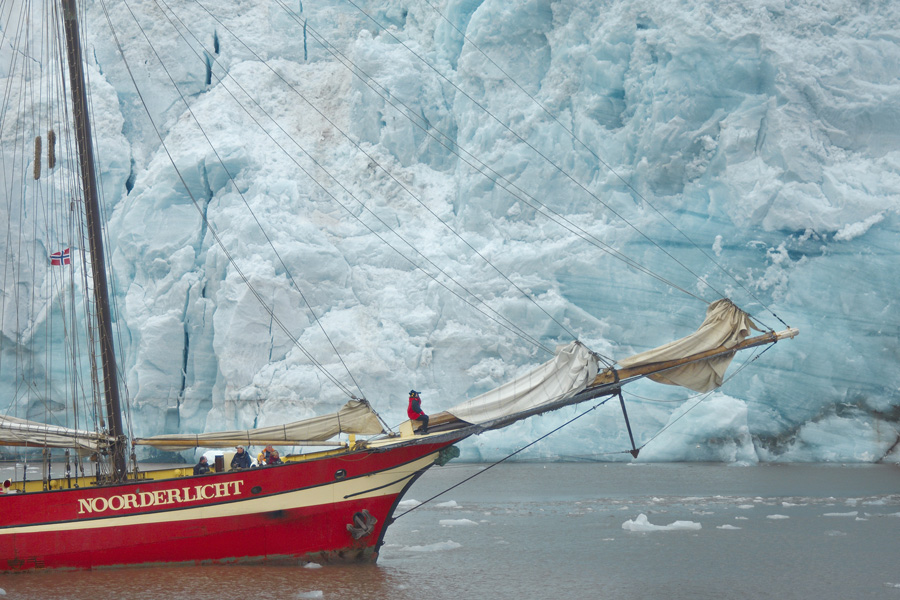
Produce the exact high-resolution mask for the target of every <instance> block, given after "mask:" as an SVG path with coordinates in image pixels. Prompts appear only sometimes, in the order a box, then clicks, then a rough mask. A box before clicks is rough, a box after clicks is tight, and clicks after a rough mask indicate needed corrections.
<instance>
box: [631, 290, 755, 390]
mask: <svg viewBox="0 0 900 600" xmlns="http://www.w3.org/2000/svg"><path fill="white" fill-rule="evenodd" d="M751 329H754V330H756V331H760V329H759V328H758V327H757V326H756V325H755V324H754V323H753V321H752V320H750V316H749V315H747V313H745V312H744V311H742V310H741V309H740V308H738V307H737V306H735V305H734V304H733V303H732V302H731V300H728V299H727V298H722V299H721V300H716V301H715V302H713V303H712V304H710V305H709V306H708V307H707V309H706V319H704V320H703V323H701V325H700V327H699V328H698V329H697V331H695V332H694V333H692V334H691V335H689V336H687V337H683V338H681V339H680V340H676V341H674V342H670V343H668V344H666V345H664V346H660V347H658V348H654V349H653V350H648V351H646V352H641V353H640V354H635V355H634V356H631V357H629V358H626V359H623V360H620V361H619V366H620V367H621V368H622V369H631V368H637V367H642V366H650V365H654V364H659V363H664V362H666V361H670V360H678V359H682V358H687V357H689V356H694V355H697V354H701V353H703V352H707V351H710V350H714V349H717V348H724V349H730V348H734V347H735V346H737V345H738V344H739V343H740V342H742V341H743V340H744V339H745V338H746V337H747V336H748V335H750V330H751ZM733 358H734V354H733V353H731V354H726V355H724V356H717V357H714V358H708V359H704V360H698V361H695V362H691V363H688V364H685V365H682V366H678V367H675V368H671V369H667V370H664V371H661V372H659V373H655V374H649V375H648V377H650V379H652V380H653V381H656V382H658V383H665V384H668V385H680V386H682V387H686V388H689V389H692V390H694V391H697V392H708V391H710V390H713V389H715V388H717V387H719V386H720V385H722V381H723V380H724V378H725V370H726V369H728V365H729V364H731V360H732V359H733Z"/></svg>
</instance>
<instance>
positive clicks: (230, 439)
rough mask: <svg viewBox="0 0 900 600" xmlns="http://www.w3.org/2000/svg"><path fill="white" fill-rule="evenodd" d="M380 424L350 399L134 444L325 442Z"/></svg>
mask: <svg viewBox="0 0 900 600" xmlns="http://www.w3.org/2000/svg"><path fill="white" fill-rule="evenodd" d="M382 432H383V428H382V427H381V422H380V421H379V420H378V415H376V414H375V412H374V411H373V410H372V407H371V406H369V403H368V402H366V401H364V400H351V401H350V402H347V404H345V405H344V406H343V407H342V408H341V410H340V411H338V412H336V413H333V414H330V415H322V416H320V417H313V418H311V419H304V420H302V421H294V422H293V423H285V424H284V425H274V426H271V427H260V428H258V429H244V430H241V431H219V432H211V433H198V434H173V435H157V436H153V437H149V438H138V439H136V440H135V442H134V443H135V444H142V445H145V446H154V447H156V448H159V449H161V450H168V451H171V452H177V451H179V450H187V449H189V448H197V447H202V448H228V447H230V446H234V445H235V444H243V445H246V446H250V445H257V446H266V445H269V444H282V445H293V446H302V445H315V444H314V443H315V442H324V441H325V440H328V439H331V438H333V437H335V436H336V435H338V434H339V433H358V434H362V435H372V434H376V433H382Z"/></svg>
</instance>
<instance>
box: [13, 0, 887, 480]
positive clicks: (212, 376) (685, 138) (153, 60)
mask: <svg viewBox="0 0 900 600" xmlns="http://www.w3.org/2000/svg"><path fill="white" fill-rule="evenodd" d="M215 4H216V6H215V7H213V6H209V11H207V10H206V9H205V8H204V4H201V3H187V2H185V3H181V2H170V3H168V4H167V6H168V7H169V8H168V9H167V10H166V12H162V9H161V7H160V5H159V4H158V3H156V2H150V1H143V2H130V3H129V7H128V8H126V7H124V6H118V7H116V8H115V9H114V10H113V11H111V15H110V19H111V22H112V25H113V28H114V29H115V32H116V38H115V39H118V41H119V43H121V45H122V47H123V48H124V52H125V56H126V58H127V59H128V61H127V62H128V64H129V65H131V71H130V72H129V70H128V69H126V67H125V64H124V62H123V61H122V60H121V57H120V56H119V48H118V47H117V46H116V44H115V43H114V42H113V39H114V38H113V37H112V36H110V35H109V26H108V24H107V22H106V16H105V15H104V14H103V11H102V9H101V7H100V6H99V4H96V3H91V2H86V5H87V11H86V21H87V23H88V24H89V25H90V26H89V27H88V26H87V25H86V29H87V30H88V35H89V45H90V53H89V55H90V56H91V57H92V65H91V66H92V73H93V74H94V76H92V78H91V81H92V85H93V88H94V89H93V94H94V97H95V98H97V99H98V100H97V101H98V102H101V103H102V106H103V107H104V111H103V112H102V113H100V114H98V115H95V119H96V120H98V121H99V131H100V137H101V139H100V142H99V144H98V145H99V146H100V148H101V152H102V154H101V164H102V165H103V166H102V169H103V171H104V175H105V187H104V190H105V196H106V198H107V199H108V201H109V202H110V204H111V206H112V207H113V209H114V210H113V211H112V214H111V217H110V222H109V230H110V240H111V247H112V262H113V264H114V267H115V268H116V272H117V284H118V287H117V289H116V290H115V294H116V297H117V302H118V305H119V310H120V314H119V321H118V326H119V327H120V328H121V330H123V331H124V332H125V335H123V340H124V347H123V348H122V354H123V358H124V360H123V364H122V370H123V372H124V373H125V380H126V383H127V386H128V390H129V397H130V399H131V406H132V409H131V415H132V418H133V423H134V428H135V432H136V434H137V435H153V434H158V433H164V432H173V431H181V432H195V431H197V432H199V431H208V430H216V429H223V428H224V429H232V428H244V427H253V426H262V425H270V424H273V423H276V422H279V421H282V420H285V419H289V420H293V419H296V418H300V417H304V416H309V415H313V414H317V413H320V412H324V411H328V410H334V409H335V408H336V407H337V406H338V405H340V404H341V403H343V402H344V401H345V400H346V394H345V393H344V390H343V389H342V388H341V387H339V386H336V385H334V383H333V382H332V381H331V379H330V378H331V377H333V378H335V379H337V380H338V381H339V382H340V384H341V386H345V387H346V389H349V390H351V391H352V393H356V394H357V395H364V396H365V397H367V398H368V399H369V400H370V401H371V402H372V403H373V404H374V406H375V407H376V409H377V410H379V412H380V413H381V414H382V415H383V416H384V417H385V419H386V421H387V422H388V423H390V424H391V425H394V424H397V423H399V422H400V421H401V420H403V419H404V408H405V394H406V391H408V390H409V389H410V388H415V389H417V390H419V391H421V392H422V396H423V400H424V407H425V408H426V410H427V411H429V412H437V411H439V410H442V409H444V408H447V407H449V406H452V405H454V404H456V403H458V402H459V401H461V400H463V399H464V398H466V397H471V396H473V395H475V394H478V393H481V392H483V391H486V390H487V389H490V388H493V387H496V386H498V385H500V384H501V383H503V382H504V381H506V380H508V379H509V378H511V377H512V376H514V375H515V374H517V373H520V372H521V371H523V370H524V369H527V368H528V367H529V366H531V365H534V364H537V363H539V362H543V361H544V360H546V359H547V358H548V357H547V355H546V353H545V352H544V351H543V350H542V349H540V348H539V347H537V346H536V345H534V344H533V343H530V342H529V341H528V340H526V339H523V337H522V336H520V335H518V334H517V333H516V332H515V330H514V327H512V326H511V325H510V324H509V323H512V324H514V325H515V326H516V327H521V328H522V329H523V330H524V332H525V333H526V334H527V335H528V336H531V337H532V338H534V339H537V340H539V341H540V343H541V345H543V346H544V347H549V348H552V347H553V345H554V344H556V343H558V342H562V341H565V340H567V339H570V338H571V337H572V336H573V335H574V336H577V337H578V338H580V339H582V340H583V341H585V342H586V343H587V344H588V345H589V346H590V347H592V348H593V349H594V350H595V351H597V352H599V353H601V354H603V355H605V356H608V357H613V358H616V357H619V358H621V357H623V356H627V355H630V354H632V353H634V352H638V351H642V350H645V349H647V348H650V347H652V346H655V345H658V344H661V343H664V342H666V341H669V340H671V339H674V338H677V337H681V336H682V335H686V334H688V333H690V332H691V331H693V329H694V328H695V327H696V326H697V325H698V324H699V323H700V321H701V320H702V318H703V314H704V309H705V306H704V301H705V302H709V301H712V300H714V299H716V298H717V297H718V296H719V295H727V296H729V297H731V298H732V299H733V300H735V302H736V303H738V304H739V305H740V306H742V307H743V308H745V309H746V310H748V311H749V312H751V314H753V316H754V317H755V318H756V319H758V321H759V322H760V323H761V324H763V325H764V326H766V327H771V328H774V329H781V328H784V323H786V324H788V325H791V326H795V327H799V328H800V330H801V335H800V337H798V338H796V339H795V340H792V341H789V342H784V343H780V344H777V345H776V346H775V347H773V348H771V349H770V350H769V351H767V352H765V353H764V354H762V356H760V357H759V358H758V359H757V360H754V361H753V362H752V363H751V364H747V361H746V359H742V358H741V357H739V358H738V359H737V360H736V361H735V363H734V365H733V366H732V370H731V371H730V372H729V374H730V375H731V377H730V378H729V380H728V381H727V383H726V385H725V386H724V387H723V388H722V389H721V390H720V391H718V392H716V393H713V394H711V395H704V396H697V395H692V394H688V393H686V392H684V391H679V390H675V389H669V388H661V387H660V386H658V385H656V384H652V383H646V384H643V383H642V384H639V385H637V386H635V388H636V389H634V390H630V391H629V393H628V394H626V397H625V398H626V401H627V402H628V406H629V416H630V417H631V422H632V427H633V428H634V430H635V432H636V438H637V442H638V444H639V445H642V444H644V443H647V446H646V448H645V449H644V450H643V453H642V455H641V460H712V461H731V462H740V463H754V462H758V461H794V460H799V461H823V460H827V461H876V460H889V461H897V460H898V458H897V455H898V450H897V446H898V439H900V369H898V368H897V365H898V362H900V344H898V337H900V317H898V312H896V311H897V308H898V307H897V301H896V298H897V296H898V292H900V277H898V268H897V265H898V257H900V235H898V233H900V231H898V229H900V221H898V208H900V193H898V189H900V168H898V167H900V150H898V149H900V94H898V93H897V91H898V81H900V79H898V77H900V52H898V50H897V37H896V33H895V32H896V31H897V30H898V29H900V13H898V10H900V9H898V8H897V7H895V6H894V5H893V4H891V3H872V4H867V5H864V6H859V5H858V3H853V2H847V1H837V0H830V1H825V2H816V3H811V2H803V1H794V2H792V1H780V0H754V1H751V2H746V3H741V4H740V5H735V4H733V3H724V2H714V3H710V2H705V1H701V0H685V1H684V2H679V3H658V2H645V1H637V2H635V1H629V2H624V1H612V0H610V1H605V2H596V1H586V0H570V1H559V2H551V1H549V0H513V1H510V0H483V1H479V0H458V1H456V0H445V1H443V2H440V3H436V4H435V6H432V5H431V3H419V2H409V1H408V0H388V1H387V2H377V3H376V2H363V3H360V4H359V5H358V6H359V8H356V7H354V5H351V4H345V3H341V2H329V1H326V2H322V3H319V4H317V5H315V6H312V5H310V3H290V5H289V6H288V3H284V2H276V1H272V2H257V3H253V7H252V9H251V8H250V7H249V5H248V4H247V3H245V2H239V1H234V2H231V1H225V0H222V1H220V2H217V3H215ZM286 6H287V7H288V8H290V10H291V12H290V13H287V12H285V7H286ZM160 62H162V63H163V64H165V66H166V69H165V70H163V69H159V68H158V66H159V63H160ZM132 77H135V78H136V79H137V83H138V86H139V88H140V89H141V94H140V95H138V94H137V93H136V92H135V89H134V86H133V84H132ZM173 83H174V84H175V85H174V86H173V85H172V84H173ZM110 144H112V145H111V146H110ZM104 147H106V148H112V150H111V151H103V149H104ZM123 148H124V149H123ZM173 163H174V165H175V166H177V170H176V168H175V167H173ZM562 217H565V220H563V218H562ZM569 223H574V225H570V224H569ZM573 231H574V233H573ZM615 252H621V253H623V254H625V255H627V256H629V257H630V258H631V259H633V260H634V261H637V262H638V263H640V264H641V265H643V266H645V267H646V268H647V269H649V270H651V271H652V272H654V273H655V274H658V275H659V276H660V277H661V278H665V279H666V280H668V281H671V282H672V283H673V284H674V285H673V286H669V285H663V284H662V283H661V282H660V280H658V279H654V278H652V277H648V276H647V275H646V274H644V273H641V272H638V271H636V270H635V269H633V268H630V267H629V266H627V265H625V264H624V263H623V262H622V261H620V260H617V259H616V256H615ZM248 282H249V284H250V286H249V287H248V285H247V283H248ZM463 286H464V287H463ZM461 297H462V298H466V299H469V300H470V302H471V303H472V304H474V305H475V308H473V306H472V305H471V304H469V303H466V302H463V301H462V300H461V299H460V298H461ZM473 297H477V298H478V299H479V300H477V301H475V300H471V298H473ZM260 300H262V302H261V301H260ZM481 301H483V302H484V304H480V302H481ZM264 305H265V307H264ZM493 311H496V313H497V314H499V315H502V318H505V319H509V323H507V322H506V321H503V320H501V318H500V317H497V316H496V315H495V313H494V312H493ZM4 335H7V336H8V337H13V333H10V332H7V331H5V330H4ZM335 350H336V351H337V352H335ZM312 360H315V361H316V362H317V363H321V364H322V365H323V367H324V368H325V370H327V372H328V374H329V375H327V376H326V375H325V374H324V372H323V371H321V370H318V369H315V368H313V366H312V364H311V362H312ZM587 408H590V406H578V407H573V408H570V409H566V410H564V411H560V412H559V413H556V414H552V415H545V416H543V417H539V418H532V419H529V420H528V421H525V422H522V423H519V424H517V425H515V426H513V427H511V428H510V429H507V430H504V431H503V432H497V433H492V434H485V435H483V436H479V437H477V438H475V439H472V440H469V441H467V442H465V443H463V444H462V450H463V457H464V458H469V459H474V460H491V459H496V458H499V457H501V456H503V455H505V454H507V453H508V452H510V451H512V450H514V449H516V448H518V447H520V446H522V445H524V444H525V443H527V442H530V441H531V440H533V439H535V438H537V437H540V436H541V435H543V434H544V433H546V432H548V431H550V430H551V429H553V428H555V427H557V426H558V425H560V424H562V423H563V422H565V421H568V420H569V419H572V418H574V417H576V416H577V415H579V414H580V413H581V412H583V411H584V410H585V409H587ZM629 447H630V446H629V442H628V437H627V432H626V430H625V427H624V423H623V420H622V416H621V413H620V412H619V411H618V408H617V406H614V403H609V404H608V405H605V406H603V407H601V408H598V409H597V410H594V411H591V412H589V413H587V414H586V415H584V416H583V417H581V418H579V419H578V420H576V421H575V422H573V423H572V424H571V425H569V426H567V427H566V428H565V429H563V430H562V431H560V432H559V433H556V434H554V435H553V436H551V437H548V438H546V439H545V440H543V441H541V442H540V443H538V444H536V445H535V446H533V447H532V448H530V449H529V450H528V451H527V452H525V453H523V455H521V456H524V457H527V458H544V459H546V458H551V459H553V458H562V459H600V460H623V459H624V458H627V457H628V455H623V454H622V451H624V450H626V449H628V448H629Z"/></svg>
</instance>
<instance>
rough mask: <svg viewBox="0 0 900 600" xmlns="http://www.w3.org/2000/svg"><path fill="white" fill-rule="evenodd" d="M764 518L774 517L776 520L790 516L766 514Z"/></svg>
mask: <svg viewBox="0 0 900 600" xmlns="http://www.w3.org/2000/svg"><path fill="white" fill-rule="evenodd" d="M766 518H767V519H775V520H777V519H790V517H789V516H787V515H766Z"/></svg>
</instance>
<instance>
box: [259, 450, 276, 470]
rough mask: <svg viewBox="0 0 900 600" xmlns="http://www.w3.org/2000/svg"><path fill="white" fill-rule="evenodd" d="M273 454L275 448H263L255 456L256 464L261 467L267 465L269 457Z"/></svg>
mask: <svg viewBox="0 0 900 600" xmlns="http://www.w3.org/2000/svg"><path fill="white" fill-rule="evenodd" d="M273 452H275V448H273V447H272V446H266V447H265V448H263V451H262V452H260V453H259V454H257V455H256V464H258V465H259V466H261V467H264V466H266V465H267V464H269V456H271V454H272V453H273Z"/></svg>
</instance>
